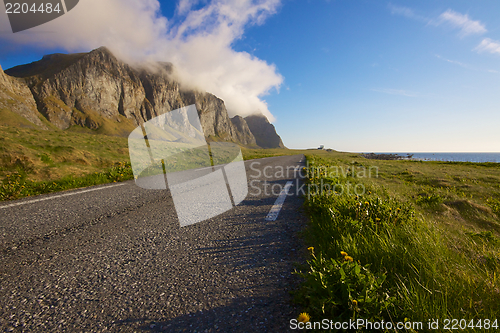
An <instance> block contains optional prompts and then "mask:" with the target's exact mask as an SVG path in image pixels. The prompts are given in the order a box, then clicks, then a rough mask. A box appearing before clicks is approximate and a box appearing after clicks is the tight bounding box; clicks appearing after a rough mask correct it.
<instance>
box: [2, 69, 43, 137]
mask: <svg viewBox="0 0 500 333" xmlns="http://www.w3.org/2000/svg"><path fill="white" fill-rule="evenodd" d="M0 112H1V114H2V118H4V119H5V120H6V121H7V122H8V123H9V124H10V125H18V126H30V124H34V125H36V126H38V127H40V128H43V129H47V126H46V125H45V124H44V123H43V122H42V121H41V120H40V118H42V116H41V114H39V112H38V110H37V107H36V103H35V100H34V99H33V95H32V94H31V91H30V90H29V88H28V87H27V86H26V84H25V83H24V82H23V80H20V79H16V78H12V77H10V76H7V75H5V74H4V72H3V70H2V68H1V67H0ZM19 116H20V117H19Z"/></svg>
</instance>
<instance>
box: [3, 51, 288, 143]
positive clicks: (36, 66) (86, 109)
mask: <svg viewBox="0 0 500 333" xmlns="http://www.w3.org/2000/svg"><path fill="white" fill-rule="evenodd" d="M156 65H157V67H158V68H157V70H156V71H152V70H149V69H147V68H145V67H132V66H130V65H128V64H126V63H124V62H122V61H120V60H119V59H117V58H116V57H115V56H114V55H113V54H112V53H111V52H110V51H109V50H108V49H107V48H105V47H101V48H98V49H96V50H93V51H91V52H89V53H77V54H69V55H65V54H52V55H47V56H44V57H43V58H42V59H41V60H39V61H37V62H33V63H31V64H26V65H20V66H16V67H13V68H10V69H8V70H6V71H5V73H4V72H3V70H1V68H0V93H1V94H2V95H0V96H3V100H4V101H5V100H6V99H9V97H10V99H9V100H10V102H9V103H7V104H9V106H10V105H11V104H12V103H13V102H12V100H17V102H16V103H17V104H16V105H17V106H16V107H15V108H14V111H13V112H14V113H16V114H17V115H20V116H22V117H23V118H25V119H27V120H28V121H29V122H30V123H32V124H33V125H35V126H37V127H40V128H43V129H49V128H50V127H56V128H58V129H60V130H68V129H72V128H73V127H82V128H87V129H90V130H93V131H95V132H96V133H101V134H110V135H119V136H126V135H128V133H130V132H131V131H132V130H133V129H134V128H135V127H137V126H139V125H141V124H143V123H144V122H146V121H148V120H149V119H152V118H154V117H157V116H158V115H161V114H164V113H166V112H169V111H172V110H175V109H178V108H180V107H183V106H188V105H191V104H195V105H196V108H197V110H198V114H199V116H200V121H201V125H202V128H203V130H204V133H205V136H206V138H207V140H209V141H232V142H236V143H239V144H242V145H245V146H249V147H252V146H260V145H258V144H257V140H256V135H255V133H254V132H253V131H252V128H251V127H249V126H248V124H247V122H246V118H243V117H240V116H235V117H233V118H229V116H228V114H227V110H226V107H225V104H224V101H223V100H222V99H220V98H218V97H217V96H215V95H213V94H210V93H207V92H201V91H197V90H183V89H182V87H181V86H180V83H179V82H177V81H175V79H173V77H172V64H170V63H157V64H156ZM16 84H17V85H16ZM13 85H15V86H16V91H14V90H13V89H12V87H13ZM28 92H30V93H31V98H30V96H29V93H28ZM9 93H10V94H9ZM12 95H15V96H16V95H17V96H22V97H20V98H17V99H16V98H13V97H12ZM23 100H26V102H25V103H24V104H23V103H21V102H20V101H23ZM3 104H4V108H5V104H6V103H3ZM1 105H2V99H0V106H1ZM247 118H248V117H247ZM262 118H264V119H265V120H263V122H262V124H264V125H265V127H266V128H269V129H270V128H271V127H272V130H274V126H273V125H272V124H270V123H269V122H268V121H267V118H265V117H264V116H262ZM44 120H45V121H44ZM269 126H271V127H269ZM254 130H255V127H254ZM274 134H275V137H273V138H272V140H271V141H269V142H265V144H264V146H266V148H278V147H279V145H278V146H273V142H278V141H279V142H281V138H279V136H278V135H277V133H276V132H275V130H274ZM276 137H278V138H279V140H278V139H277V138H276ZM259 142H261V144H262V139H260V140H259ZM281 146H283V145H282V143H281ZM283 147H284V146H283Z"/></svg>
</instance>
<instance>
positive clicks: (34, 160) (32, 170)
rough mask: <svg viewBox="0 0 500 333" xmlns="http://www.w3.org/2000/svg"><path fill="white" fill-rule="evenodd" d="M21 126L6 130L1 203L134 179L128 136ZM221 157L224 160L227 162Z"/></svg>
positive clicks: (0, 133) (263, 153)
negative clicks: (46, 129) (2, 201)
mask: <svg viewBox="0 0 500 333" xmlns="http://www.w3.org/2000/svg"><path fill="white" fill-rule="evenodd" d="M18 118H20V117H18ZM14 120H16V121H17V120H18V119H17V118H16V119H14ZM16 124H17V126H6V125H0V143H1V145H2V151H1V152H0V200H13V199H19V198H23V197H27V196H33V195H38V194H43V193H50V192H56V191H62V190H68V189H73V188H78V187H85V186H92V185H98V184H104V183H110V182H116V181H123V180H129V179H133V173H132V169H131V166H130V157H129V150H128V139H127V138H126V137H120V136H109V135H101V134H98V133H93V132H92V131H91V130H88V129H82V128H79V127H75V128H73V129H69V130H66V131H60V130H57V129H52V130H49V131H45V130H38V129H34V128H32V127H28V126H27V125H26V126H25V127H22V126H23V124H22V123H16ZM218 152H219V155H220V156H218V159H219V160H224V159H225V158H226V157H227V156H225V155H224V154H220V152H221V149H218ZM242 153H243V157H244V159H252V158H260V157H268V156H278V155H283V154H297V153H298V152H297V151H293V150H288V149H247V148H242ZM169 162H171V161H169ZM181 162H182V161H181ZM219 162H220V161H219ZM179 163H180V162H179ZM180 164H182V163H180ZM167 167H169V169H173V166H169V165H167Z"/></svg>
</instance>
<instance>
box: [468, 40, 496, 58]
mask: <svg viewBox="0 0 500 333" xmlns="http://www.w3.org/2000/svg"><path fill="white" fill-rule="evenodd" d="M474 51H477V52H479V53H481V52H489V53H497V54H500V42H498V41H494V40H492V39H490V38H485V39H483V40H482V42H481V43H480V44H479V45H478V46H477V47H476V48H474Z"/></svg>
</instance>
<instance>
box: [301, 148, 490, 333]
mask: <svg viewBox="0 0 500 333" xmlns="http://www.w3.org/2000/svg"><path fill="white" fill-rule="evenodd" d="M308 161H309V168H308V183H309V188H310V190H311V192H310V194H311V195H309V196H308V198H307V199H306V207H307V211H308V213H309V216H310V224H309V226H308V228H307V230H306V231H305V239H306V241H307V243H308V244H309V245H310V248H309V251H310V259H309V261H308V264H307V266H305V267H301V268H299V269H298V271H297V273H298V274H299V275H300V276H301V277H302V278H303V284H302V287H301V288H300V289H299V290H298V291H297V293H296V295H295V299H296V301H297V302H298V303H299V304H301V306H302V307H303V308H304V310H305V311H306V312H308V313H309V314H310V316H311V321H313V322H314V321H321V320H322V319H324V318H327V319H330V320H333V321H346V320H349V319H360V318H361V319H366V320H370V321H381V320H384V321H386V322H387V321H389V322H392V323H397V322H403V323H404V322H405V321H407V322H422V324H423V330H424V331H426V330H428V327H427V325H428V321H429V320H436V319H437V320H439V325H440V329H439V331H446V330H445V329H444V324H445V319H447V318H448V319H458V320H461V319H464V320H465V321H462V323H461V325H462V326H463V324H464V323H465V322H466V324H467V325H465V327H464V328H465V329H464V331H474V332H477V331H482V330H484V331H491V329H493V328H491V329H490V330H487V329H486V330H485V325H484V324H485V320H491V322H489V325H490V326H491V325H493V324H494V323H495V320H496V319H497V318H498V317H499V314H500V281H499V280H498V276H499V273H500V238H499V231H500V215H499V211H498V207H499V204H498V203H499V201H498V199H499V198H500V172H499V171H500V165H498V164H470V163H442V162H412V161H374V160H365V159H362V158H357V157H355V156H347V155H343V156H342V155H338V156H334V157H330V158H326V157H319V156H312V155H309V156H308ZM498 319H499V320H500V318H498ZM471 320H473V321H472V322H471ZM496 324H497V325H500V323H498V321H497V322H496ZM409 326H410V325H408V327H409ZM449 326H450V328H451V327H452V325H451V323H450V325H449ZM414 328H415V329H418V330H419V331H420V330H422V329H419V328H420V327H418V326H414ZM462 328H463V327H462ZM403 331H405V330H403ZM406 331H412V330H411V329H408V330H406Z"/></svg>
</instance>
